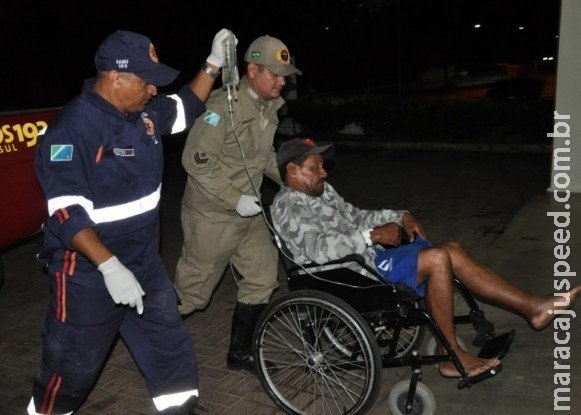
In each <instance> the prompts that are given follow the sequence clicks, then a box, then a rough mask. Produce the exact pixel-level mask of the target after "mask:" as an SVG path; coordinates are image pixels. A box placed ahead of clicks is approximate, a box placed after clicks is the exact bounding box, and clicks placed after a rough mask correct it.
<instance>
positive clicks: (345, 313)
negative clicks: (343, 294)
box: [254, 290, 382, 415]
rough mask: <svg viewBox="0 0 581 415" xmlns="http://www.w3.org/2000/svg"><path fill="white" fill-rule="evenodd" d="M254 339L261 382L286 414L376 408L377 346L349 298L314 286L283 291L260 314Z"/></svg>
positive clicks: (360, 411)
mask: <svg viewBox="0 0 581 415" xmlns="http://www.w3.org/2000/svg"><path fill="white" fill-rule="evenodd" d="M329 331H331V332H332V336H331V337H329V335H328V333H329ZM254 342H255V348H256V356H257V372H258V378H259V379H260V383H261V384H262V386H263V388H264V389H265V391H266V392H267V394H268V395H269V396H270V398H271V399H272V400H273V401H274V402H275V403H276V404H277V405H278V406H279V407H280V408H281V409H283V410H284V411H285V412H286V413H288V414H300V415H307V414H313V415H335V414H364V413H366V412H367V411H369V410H370V409H371V408H372V407H373V405H374V403H375V401H376V399H377V396H378V394H379V391H380V389H381V380H382V376H381V370H380V369H382V363H381V355H380V352H379V346H378V345H377V342H376V340H375V336H374V335H373V332H372V331H371V329H370V327H369V325H368V324H367V323H366V321H365V320H364V319H363V317H361V315H360V314H359V313H358V312H357V311H355V309H354V308H353V307H352V306H351V305H349V304H348V303H346V302H345V301H343V300H341V299H339V298H337V297H335V296H333V295H331V294H327V293H325V292H321V291H313V290H298V291H292V292H290V293H288V294H285V295H283V296H282V297H280V298H278V299H277V300H275V301H273V302H272V303H271V304H269V305H268V306H267V308H266V309H265V310H264V311H263V312H262V314H261V316H260V318H259V320H258V323H257V325H256V329H255V331H254Z"/></svg>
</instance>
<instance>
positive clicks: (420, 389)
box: [388, 380, 436, 415]
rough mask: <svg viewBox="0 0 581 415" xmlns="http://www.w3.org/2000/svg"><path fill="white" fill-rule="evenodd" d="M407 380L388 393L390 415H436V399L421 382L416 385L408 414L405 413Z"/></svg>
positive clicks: (408, 385)
mask: <svg viewBox="0 0 581 415" xmlns="http://www.w3.org/2000/svg"><path fill="white" fill-rule="evenodd" d="M409 388H410V381H409V380H402V381H400V382H398V383H396V384H395V386H394V387H393V388H391V390H390V391H389V398H388V404H389V410H390V411H391V413H392V415H434V414H435V413H436V398H435V397H434V394H433V393H432V391H431V390H430V389H429V388H428V387H427V386H426V385H425V384H423V383H422V382H418V383H417V385H416V393H415V394H414V399H413V402H412V407H411V410H410V411H409V412H406V402H407V395H408V390H409Z"/></svg>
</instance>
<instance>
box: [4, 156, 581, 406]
mask: <svg viewBox="0 0 581 415" xmlns="http://www.w3.org/2000/svg"><path fill="white" fill-rule="evenodd" d="M170 150H171V149H170ZM167 156H168V158H167V173H166V183H165V184H164V188H163V196H162V230H163V235H162V255H163V258H164V262H165V263H166V266H167V268H168V271H169V273H170V275H173V272H174V270H175V264H176V262H177V258H178V255H179V250H180V247H181V230H180V226H179V201H180V198H181V193H182V191H183V184H184V179H185V177H184V173H183V171H182V170H181V167H180V164H179V152H178V151H168V154H167ZM550 161H551V160H550V155H548V154H542V153H535V154H532V153H526V154H519V153H512V154H498V153H456V152H438V151H434V152H423V151H399V150H397V151H373V152H370V151H363V150H339V151H338V153H337V157H336V158H335V161H334V165H330V166H329V171H330V175H329V181H330V182H331V183H332V184H333V185H334V186H335V187H336V188H337V189H338V190H339V191H340V192H341V193H342V194H343V196H344V197H345V198H346V199H347V200H349V201H352V202H353V203H355V204H357V205H359V206H362V207H367V208H379V207H393V208H406V209H409V210H410V211H411V212H412V213H413V214H414V215H416V216H417V217H418V218H420V219H421V220H422V222H423V224H424V226H425V228H426V230H427V232H428V234H429V236H430V237H431V239H432V240H433V241H435V242H438V241H444V240H456V241H459V242H460V243H462V245H464V246H465V247H466V248H467V249H468V250H469V251H470V252H471V253H472V254H473V255H474V256H475V257H476V258H478V259H480V260H482V261H484V262H486V263H488V264H490V266H491V267H492V268H493V269H495V270H497V271H499V272H500V273H501V274H502V275H503V276H505V277H506V278H507V279H509V280H511V281H513V282H514V283H516V284H517V285H519V286H521V287H524V288H526V289H527V290H530V291H533V292H536V293H551V292H553V291H554V288H553V276H552V274H553V265H554V263H555V257H554V253H553V248H554V246H555V242H554V240H553V232H554V230H555V226H554V224H553V222H552V219H551V218H550V217H547V215H546V212H548V211H552V210H555V211H557V210H563V206H562V204H557V205H556V204H555V203H554V202H553V203H551V199H552V198H551V194H549V193H547V192H546V188H547V186H548V184H549V174H550ZM267 193H268V192H267ZM570 205H571V208H570V211H571V225H570V226H569V228H568V229H569V230H570V232H571V236H572V240H571V241H570V242H569V243H568V245H569V246H570V247H571V252H572V254H571V256H570V257H569V259H570V265H571V270H573V271H577V270H581V255H580V254H579V253H580V252H581V196H579V195H575V196H574V197H572V200H571V202H570ZM41 243H42V240H41V238H37V239H34V240H32V241H30V242H28V243H26V244H23V245H21V246H19V247H17V248H15V249H13V250H11V251H9V252H7V253H5V254H4V255H3V260H4V266H5V271H6V282H5V284H4V286H3V287H2V288H0V356H1V357H2V359H1V360H0V415H23V414H25V409H24V408H25V407H26V404H27V403H28V401H29V399H30V391H31V386H32V379H33V376H34V373H35V371H36V368H37V365H38V363H39V359H40V353H41V338H40V335H39V329H38V327H39V324H40V321H41V319H42V316H43V313H44V311H45V308H46V303H47V300H48V293H47V285H46V282H45V277H44V275H43V273H42V272H41V267H40V265H39V264H38V263H37V262H36V261H35V259H34V258H35V254H36V253H37V252H38V250H39V248H40V245H41ZM279 280H280V285H281V288H280V290H279V291H278V292H277V293H276V294H275V296H279V295H282V294H284V293H285V292H286V289H287V288H286V281H285V280H284V276H283V275H282V273H280V275H279ZM572 280H575V281H576V282H577V283H578V282H579V277H573V278H572ZM235 292H236V290H235V285H234V283H233V281H232V278H231V277H230V275H229V273H228V272H227V273H226V275H225V277H224V279H223V280H222V283H221V284H220V286H219V287H218V289H217V291H216V292H215V295H214V298H213V299H212V302H211V304H210V306H209V307H208V308H207V309H206V310H204V311H202V312H198V313H196V314H194V315H193V316H192V317H191V318H189V319H188V320H187V321H186V324H187V326H188V328H189V329H190V331H191V333H192V336H193V338H194V342H195V345H196V350H197V356H198V361H199V376H200V389H201V401H200V404H201V406H203V407H204V408H206V409H207V410H208V413H209V414H212V415H214V414H216V415H219V414H223V415H235V414H236V415H239V414H253V415H275V414H281V413H282V412H281V411H279V410H278V409H277V407H276V405H275V404H274V403H273V402H272V401H271V400H270V399H269V398H268V396H267V395H266V393H265V392H264V391H263V389H262V387H261V385H260V383H259V381H258V379H257V378H256V377H255V376H252V375H250V374H247V373H246V372H232V371H229V370H227V368H226V365H225V358H226V351H227V348H228V344H229V335H230V322H231V316H232V312H233V310H234V306H235V303H236V296H235ZM461 308H462V306H461V305H459V306H458V309H459V310H460V309H461ZM483 308H484V309H485V311H486V314H487V317H489V319H490V320H492V321H493V322H494V323H495V326H496V328H497V331H499V332H502V331H503V330H505V329H510V328H515V329H516V330H517V336H516V338H515V341H514V343H513V346H512V349H511V352H510V353H509V354H508V355H507V357H506V358H505V361H504V370H503V371H502V372H501V373H500V374H499V376H497V377H495V378H492V379H489V380H487V381H485V382H483V383H481V384H477V385H474V386H473V387H472V388H471V389H467V390H458V389H457V388H456V381H454V380H450V379H443V378H441V377H440V376H439V375H438V374H437V370H436V369H435V368H433V367H424V377H423V381H424V383H425V384H426V385H427V386H428V387H429V388H430V389H431V390H432V392H433V393H434V395H435V397H436V402H437V407H438V411H437V413H438V414H446V415H448V414H449V415H454V414H469V415H479V414H483V415H484V414H486V415H490V414H501V413H502V414H513V415H519V414H523V415H524V414H527V415H530V414H532V415H535V414H538V415H541V414H542V415H545V414H548V413H550V412H551V411H553V389H554V387H555V385H554V384H553V375H554V374H555V370H554V369H553V361H554V360H555V359H554V358H553V349H554V347H555V343H554V340H553V331H554V330H553V329H552V328H551V327H549V328H548V329H547V330H545V331H543V332H538V333H537V332H534V331H532V330H531V329H529V328H528V327H527V326H526V324H525V323H524V322H523V321H522V319H520V318H519V317H517V316H514V315H512V314H510V313H507V312H505V311H502V310H498V309H495V308H492V307H490V306H487V305H483ZM576 311H578V312H581V309H579V307H578V306H577V307H576ZM579 327H580V325H579V324H577V321H576V320H575V319H573V320H572V327H571V329H570V330H569V332H570V334H571V339H570V341H569V343H568V344H569V345H575V344H579V340H581V334H580V333H579V332H580V331H581V330H580V328H579ZM561 334H563V333H561ZM459 335H460V336H461V337H462V338H463V339H465V342H466V343H467V344H469V342H470V341H471V337H470V335H469V333H465V332H463V331H462V330H460V331H459ZM563 336H564V334H563ZM561 363H563V364H570V366H571V370H570V373H571V385H570V387H571V393H570V395H569V396H571V408H572V409H571V411H572V412H573V413H576V412H578V411H579V408H581V393H579V390H578V389H577V388H581V386H579V385H581V379H580V376H581V375H580V374H579V373H581V353H579V352H578V348H575V347H572V350H571V359H569V361H561ZM408 376H409V368H396V369H385V370H384V371H383V389H382V392H381V394H380V396H379V398H378V400H377V402H376V405H375V407H374V408H373V409H372V411H371V412H370V414H371V415H379V414H389V410H388V407H387V394H388V392H389V389H390V387H391V386H393V385H394V384H395V383H396V382H397V381H399V380H402V379H406V378H407V377H408ZM78 414H79V415H103V414H106V415H139V414H143V415H153V414H155V411H154V408H153V405H152V403H151V401H150V399H149V397H148V395H147V391H146V389H145V383H144V381H143V379H142V377H141V375H140V374H139V372H138V370H137V369H136V367H135V364H134V362H133V360H132V359H131V356H130V355H129V353H128V351H127V349H126V347H125V346H124V344H123V342H122V341H119V342H118V343H117V344H116V346H115V347H114V349H113V350H112V353H111V357H110V359H109V360H108V362H107V364H106V366H105V368H104V370H103V374H102V376H101V377H100V379H99V381H98V383H97V385H96V386H95V389H94V390H93V392H92V393H91V395H90V396H89V398H88V400H87V402H86V403H85V405H84V406H83V407H82V408H81V410H80V411H79V412H78Z"/></svg>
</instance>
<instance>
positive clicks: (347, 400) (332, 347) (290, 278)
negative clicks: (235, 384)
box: [253, 234, 515, 415]
mask: <svg viewBox="0 0 581 415" xmlns="http://www.w3.org/2000/svg"><path fill="white" fill-rule="evenodd" d="M274 239H275V242H276V244H277V246H278V248H279V251H280V252H281V254H282V256H281V258H282V262H283V265H284V269H285V272H286V278H287V282H288V287H289V292H288V293H285V294H282V295H281V296H280V297H279V298H277V299H276V300H274V301H272V302H271V303H270V304H269V305H268V306H267V307H266V309H265V310H264V311H263V313H262V314H261V316H260V318H259V320H258V322H257V325H256V328H255V331H254V337H253V339H254V340H253V341H254V345H253V347H254V351H255V353H256V366H257V367H256V369H257V374H258V377H259V379H260V383H261V385H262V387H263V388H264V390H265V391H266V393H267V394H268V395H269V397H270V398H271V399H272V400H273V401H274V402H275V403H276V404H277V405H278V407H280V408H281V409H282V410H283V411H284V412H286V413H288V414H301V415H307V414H312V415H335V414H365V413H366V412H368V411H369V410H370V409H371V408H372V407H373V405H374V403H375V401H376V399H377V397H378V395H379V392H380V389H381V382H382V376H381V370H380V368H390V367H402V366H409V367H410V372H411V373H410V379H409V380H403V381H400V382H398V383H397V384H396V385H395V386H394V387H393V388H391V390H390V392H389V397H388V403H389V409H390V411H391V413H392V414H398V415H399V414H415V415H431V414H434V413H435V410H436V400H435V397H434V395H433V393H432V392H431V391H430V389H429V388H428V387H427V386H426V385H425V384H424V383H422V382H421V379H422V366H424V365H438V364H439V363H440V362H444V361H452V362H453V363H454V365H455V366H456V368H457V369H458V372H459V373H460V375H461V376H460V378H459V379H458V388H459V389H464V388H469V387H471V386H472V385H474V384H476V383H478V382H481V381H483V380H485V379H487V378H490V377H491V376H494V375H496V374H497V373H498V372H499V371H500V369H501V366H499V367H497V368H495V369H491V370H490V371H488V372H485V373H483V374H480V375H478V376H473V377H471V376H470V375H468V373H467V372H466V370H465V369H464V367H463V366H462V364H461V362H460V360H459V359H458V357H457V356H456V354H455V352H454V350H452V348H451V347H450V343H449V342H448V341H447V340H446V338H445V337H444V335H443V334H442V332H441V330H440V328H439V327H438V325H437V324H436V322H435V321H434V320H433V319H432V317H431V316H430V315H429V313H428V312H427V311H426V309H425V304H424V301H423V299H422V298H421V297H419V296H418V295H417V294H416V293H415V292H413V291H412V290H410V289H409V288H408V287H407V286H405V285H403V284H402V285H399V284H391V283H388V282H386V281H385V280H383V279H381V278H379V276H378V274H377V273H376V272H375V270H374V269H371V268H370V267H368V266H367V265H366V263H365V261H364V259H363V257H361V256H360V255H351V256H348V257H345V258H343V259H341V260H336V261H332V262H329V263H327V264H324V266H323V267H322V266H321V264H308V265H298V264H296V263H295V262H294V261H293V260H292V255H291V254H290V252H289V251H288V249H287V248H286V246H285V245H284V242H283V241H282V240H281V239H280V238H279V237H278V235H276V234H275V235H274ZM314 268H317V271H312V270H313V269H314ZM320 268H324V269H322V270H321V269H320ZM369 275H371V276H373V275H375V276H376V277H377V278H369ZM454 285H455V287H456V289H457V290H458V291H459V293H460V294H461V297H462V298H463V300H464V301H465V302H466V304H467V305H468V308H469V311H468V312H467V313H466V314H462V315H455V316H454V323H455V324H456V325H458V324H471V325H472V327H473V328H474V330H475V333H476V334H475V337H474V340H473V341H472V344H473V345H474V346H477V347H479V348H480V352H479V356H480V357H483V358H491V357H495V356H496V357H499V358H502V357H503V356H504V355H506V353H507V352H508V350H509V348H510V345H511V342H512V339H513V337H514V335H515V330H511V331H509V332H506V333H504V334H501V335H496V333H495V331H494V326H493V324H492V323H491V322H490V321H488V320H487V319H486V317H485V316H484V312H483V310H482V309H480V308H479V306H478V304H477V303H476V301H475V299H474V298H473V296H472V294H471V293H470V292H469V291H468V290H467V289H466V288H465V287H464V285H463V284H462V283H461V282H460V281H459V280H458V279H456V278H454ZM428 331H429V332H430V333H431V335H432V336H433V337H432V338H431V339H430V341H429V342H428V346H427V347H426V351H425V352H424V353H423V354H422V353H420V351H419V349H420V346H421V344H422V341H423V338H424V335H425V334H426V333H427V332H428ZM459 340H460V339H459ZM436 341H437V342H439V343H440V344H441V345H442V347H443V349H444V351H445V352H444V353H439V349H438V347H437V342H436ZM461 344H462V343H461Z"/></svg>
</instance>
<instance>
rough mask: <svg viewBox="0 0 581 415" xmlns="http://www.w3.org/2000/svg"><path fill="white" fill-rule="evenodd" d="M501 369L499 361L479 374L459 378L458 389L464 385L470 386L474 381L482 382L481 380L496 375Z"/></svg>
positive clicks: (464, 386)
mask: <svg viewBox="0 0 581 415" xmlns="http://www.w3.org/2000/svg"><path fill="white" fill-rule="evenodd" d="M501 370H502V363H499V364H498V365H497V366H495V367H493V368H492V369H490V370H487V371H486V372H484V373H481V374H479V375H476V376H472V377H468V378H462V379H460V382H459V383H458V389H464V388H466V387H471V386H472V385H474V384H475V383H479V382H482V381H483V380H486V379H488V378H491V377H493V376H495V375H498V374H499V373H500V371H501Z"/></svg>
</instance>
